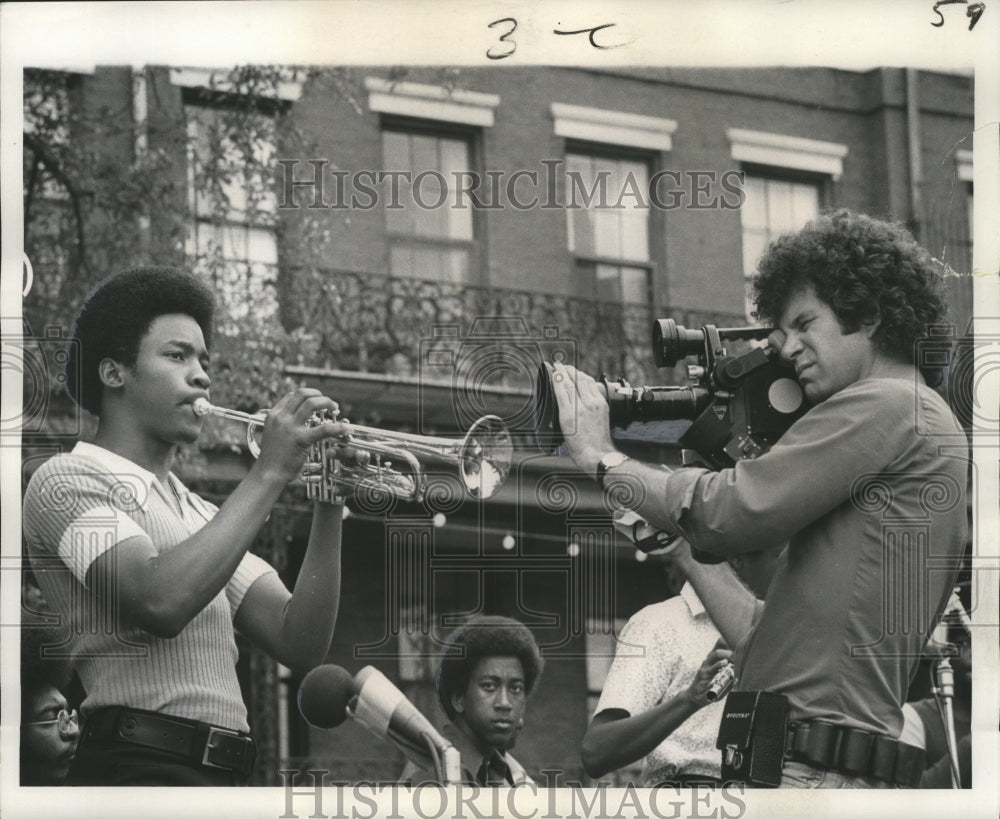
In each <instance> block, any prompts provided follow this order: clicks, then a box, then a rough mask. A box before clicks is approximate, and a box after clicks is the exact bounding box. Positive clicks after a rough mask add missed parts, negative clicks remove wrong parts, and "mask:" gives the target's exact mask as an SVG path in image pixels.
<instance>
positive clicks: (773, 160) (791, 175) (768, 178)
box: [726, 128, 847, 320]
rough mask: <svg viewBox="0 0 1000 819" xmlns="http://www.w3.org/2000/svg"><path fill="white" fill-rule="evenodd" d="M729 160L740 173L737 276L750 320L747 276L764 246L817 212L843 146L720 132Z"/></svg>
mask: <svg viewBox="0 0 1000 819" xmlns="http://www.w3.org/2000/svg"><path fill="white" fill-rule="evenodd" d="M726 136H727V137H728V138H729V143H730V146H731V155H732V158H733V160H735V161H736V162H739V163H741V165H742V167H743V169H744V171H746V184H745V186H744V193H745V194H746V201H745V202H744V204H743V210H742V221H743V277H744V284H745V293H746V298H745V302H746V315H747V318H748V319H751V320H752V316H751V313H752V311H753V304H752V302H751V300H750V287H749V283H750V278H751V277H752V276H753V274H754V271H755V269H756V266H757V260H758V259H759V258H760V256H761V254H762V253H763V252H764V248H765V247H767V244H768V242H770V241H771V240H772V239H773V238H775V237H776V236H778V235H779V234H781V233H785V232H786V231H789V230H795V229H796V228H798V227H801V226H802V225H803V224H805V223H806V222H808V221H809V220H810V219H812V218H813V217H814V216H816V215H817V214H818V213H819V209H820V205H821V200H822V194H823V188H824V187H825V186H826V184H827V181H828V180H830V181H833V182H836V181H837V180H838V179H840V177H841V175H842V174H843V172H844V157H846V156H847V146H846V145H841V144H840V143H838V142H826V141H823V140H818V139H804V138H802V137H791V136H786V135H784V134H769V133H766V132H764V131H748V130H746V129H743V128H730V129H728V130H727V131H726Z"/></svg>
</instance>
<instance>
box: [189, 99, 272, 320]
mask: <svg viewBox="0 0 1000 819" xmlns="http://www.w3.org/2000/svg"><path fill="white" fill-rule="evenodd" d="M185 114H186V117H187V128H188V208H189V219H188V224H187V231H186V235H185V253H186V254H187V256H188V258H189V259H190V261H191V264H192V266H193V267H194V268H195V269H197V270H199V271H201V272H203V273H205V274H206V275H207V276H209V277H210V278H211V279H212V281H213V284H214V287H215V292H216V295H217V297H218V298H219V300H220V307H221V308H222V309H221V311H220V319H221V321H222V322H226V321H230V322H236V321H241V320H243V319H245V318H247V316H248V315H249V313H250V310H251V309H252V310H253V312H254V315H255V316H258V317H268V316H272V315H274V314H275V312H276V311H277V296H276V292H275V281H276V277H277V267H278V242H277V236H276V233H275V217H276V211H277V197H276V195H275V191H274V186H273V184H272V178H271V173H272V168H273V165H274V156H275V123H274V118H273V117H272V116H270V115H268V114H267V113H264V112H262V111H256V110H246V109H245V108H243V107H241V108H239V109H238V110H237V109H232V110H230V109H228V108H225V107H216V106H210V105H202V104H192V103H188V104H187V105H185Z"/></svg>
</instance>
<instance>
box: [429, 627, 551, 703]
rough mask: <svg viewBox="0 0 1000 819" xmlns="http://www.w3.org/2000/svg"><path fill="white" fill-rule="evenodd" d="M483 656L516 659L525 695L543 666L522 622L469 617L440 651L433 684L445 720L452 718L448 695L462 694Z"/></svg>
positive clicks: (536, 647)
mask: <svg viewBox="0 0 1000 819" xmlns="http://www.w3.org/2000/svg"><path fill="white" fill-rule="evenodd" d="M484 657H517V659H518V660H520V661H521V668H523V669H524V690H525V693H526V694H530V693H531V692H532V690H533V689H534V687H535V684H536V683H537V682H538V678H539V677H540V676H541V674H542V667H543V665H544V661H543V660H542V654H541V651H540V650H539V648H538V643H537V642H535V637H534V635H533V634H532V633H531V631H530V630H529V629H528V627H527V626H525V625H524V624H523V623H519V622H518V621H517V620H513V619H511V618H510V617H497V616H484V615H481V616H478V617H473V618H472V619H471V620H469V621H468V622H467V623H466V624H465V625H463V626H460V627H459V628H457V629H455V631H454V632H452V634H451V636H450V637H449V638H448V642H447V643H446V644H445V647H444V649H443V650H442V651H441V661H440V663H439V665H438V670H437V676H436V677H435V680H434V683H435V687H436V688H437V695H438V701H439V702H440V703H441V707H442V708H443V709H444V712H445V713H446V714H447V715H448V719H452V720H453V719H455V716H456V712H455V707H454V706H453V705H452V703H451V697H452V694H462V693H465V689H466V688H467V687H468V685H469V677H470V676H471V675H472V670H473V668H475V665H476V663H477V662H479V660H481V659H483V658H484Z"/></svg>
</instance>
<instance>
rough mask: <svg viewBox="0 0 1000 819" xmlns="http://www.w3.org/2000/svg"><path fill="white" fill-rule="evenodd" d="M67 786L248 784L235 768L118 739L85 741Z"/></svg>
mask: <svg viewBox="0 0 1000 819" xmlns="http://www.w3.org/2000/svg"><path fill="white" fill-rule="evenodd" d="M66 784H67V785H95V786H96V785H101V786H103V785H164V786H167V785H178V786H181V787H196V786H199V785H204V786H208V787H213V788H221V787H232V786H234V785H236V786H238V785H246V784H247V777H245V776H244V775H243V774H241V773H237V772H235V771H223V770H219V769H217V768H205V767H203V766H201V765H198V764H197V763H196V762H190V761H188V760H184V759H178V758H177V757H176V756H174V755H173V754H169V753H167V752H165V751H157V750H155V749H153V748H138V747H136V746H135V745H125V744H123V743H116V742H114V741H112V742H107V741H96V742H86V741H81V742H80V745H79V747H78V748H77V749H76V758H75V759H74V760H73V764H72V765H71V766H70V769H69V774H68V775H67V777H66Z"/></svg>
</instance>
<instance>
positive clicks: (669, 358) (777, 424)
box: [534, 319, 809, 562]
mask: <svg viewBox="0 0 1000 819" xmlns="http://www.w3.org/2000/svg"><path fill="white" fill-rule="evenodd" d="M772 332H773V330H772V329H771V328H767V327H739V328H730V329H720V328H717V327H715V326H713V325H710V324H706V325H704V326H703V327H702V328H701V329H699V330H688V329H686V328H684V327H682V326H680V325H678V324H677V323H675V322H674V321H673V319H659V320H657V321H656V322H654V324H653V338H652V343H653V356H654V359H655V361H656V365H657V366H658V367H673V366H675V365H676V364H678V363H679V362H680V361H682V360H684V359H685V358H688V357H689V356H696V357H697V364H689V365H688V377H689V380H690V381H691V382H692V383H691V384H690V385H688V386H639V387H634V386H632V385H631V384H629V383H628V382H627V381H626V380H625V379H624V378H619V379H618V380H615V381H611V380H609V379H608V378H606V377H604V376H602V377H601V379H600V381H599V383H600V384H601V385H602V386H603V388H604V392H605V397H606V398H607V400H608V406H609V408H610V416H611V427H612V429H614V428H616V427H620V428H625V427H628V426H629V425H630V424H632V423H635V422H648V421H666V420H681V419H687V420H690V421H691V422H692V423H691V425H690V426H689V427H688V429H687V430H686V431H685V432H684V433H683V435H682V436H681V437H680V439H679V443H680V445H681V447H682V449H683V457H684V463H685V465H703V466H706V467H708V468H710V469H716V470H718V469H725V468H727V467H731V466H733V465H735V464H736V462H737V461H742V460H745V459H748V458H756V457H758V456H760V455H763V454H764V453H765V452H767V451H768V450H769V449H770V448H771V447H772V446H773V445H774V443H775V442H776V441H777V440H778V439H779V438H780V437H781V436H782V435H783V434H784V433H785V431H786V430H787V429H788V428H789V427H790V426H791V425H792V423H794V422H795V421H796V420H797V419H798V418H800V417H801V416H802V415H803V414H805V412H806V410H807V409H808V408H809V407H808V404H807V402H806V399H805V396H804V395H803V393H802V388H801V387H800V386H799V383H798V381H796V379H795V371H794V369H793V368H792V367H791V366H789V365H787V364H785V363H784V362H782V361H781V360H780V359H779V357H778V353H777V350H775V349H774V348H773V347H771V346H764V347H751V348H750V349H749V350H747V351H746V352H743V353H739V354H733V355H730V354H729V353H728V352H727V350H726V347H725V344H726V343H727V342H743V341H760V340H763V339H766V338H768V336H770V334H771V333H772ZM550 378H551V376H550V375H549V372H548V370H547V369H546V368H545V366H544V365H543V366H542V367H540V368H539V370H538V375H537V379H536V384H535V395H534V402H535V438H536V442H537V444H538V446H539V448H540V449H542V450H543V451H548V452H551V451H554V450H555V449H557V448H558V447H559V446H560V445H561V444H562V443H563V441H564V440H565V438H564V434H563V430H562V428H561V426H560V423H559V407H558V404H557V403H556V400H555V396H554V395H553V392H552V383H551V380H550ZM646 529H650V527H648V525H647V526H646ZM632 539H633V541H634V542H635V543H636V545H637V547H638V548H640V549H641V550H643V551H655V550H657V549H660V548H663V547H665V546H667V545H669V543H670V542H672V540H673V538H671V537H669V536H667V535H666V534H665V533H662V532H660V533H657V534H656V535H655V536H654V535H653V534H651V533H650V532H647V533H646V534H640V529H639V528H637V529H636V530H635V531H634V532H633V534H632ZM692 553H693V554H695V556H696V557H697V558H698V559H699V560H704V561H706V562H714V559H713V558H710V557H709V556H708V555H705V554H704V553H701V552H698V551H697V550H692Z"/></svg>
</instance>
